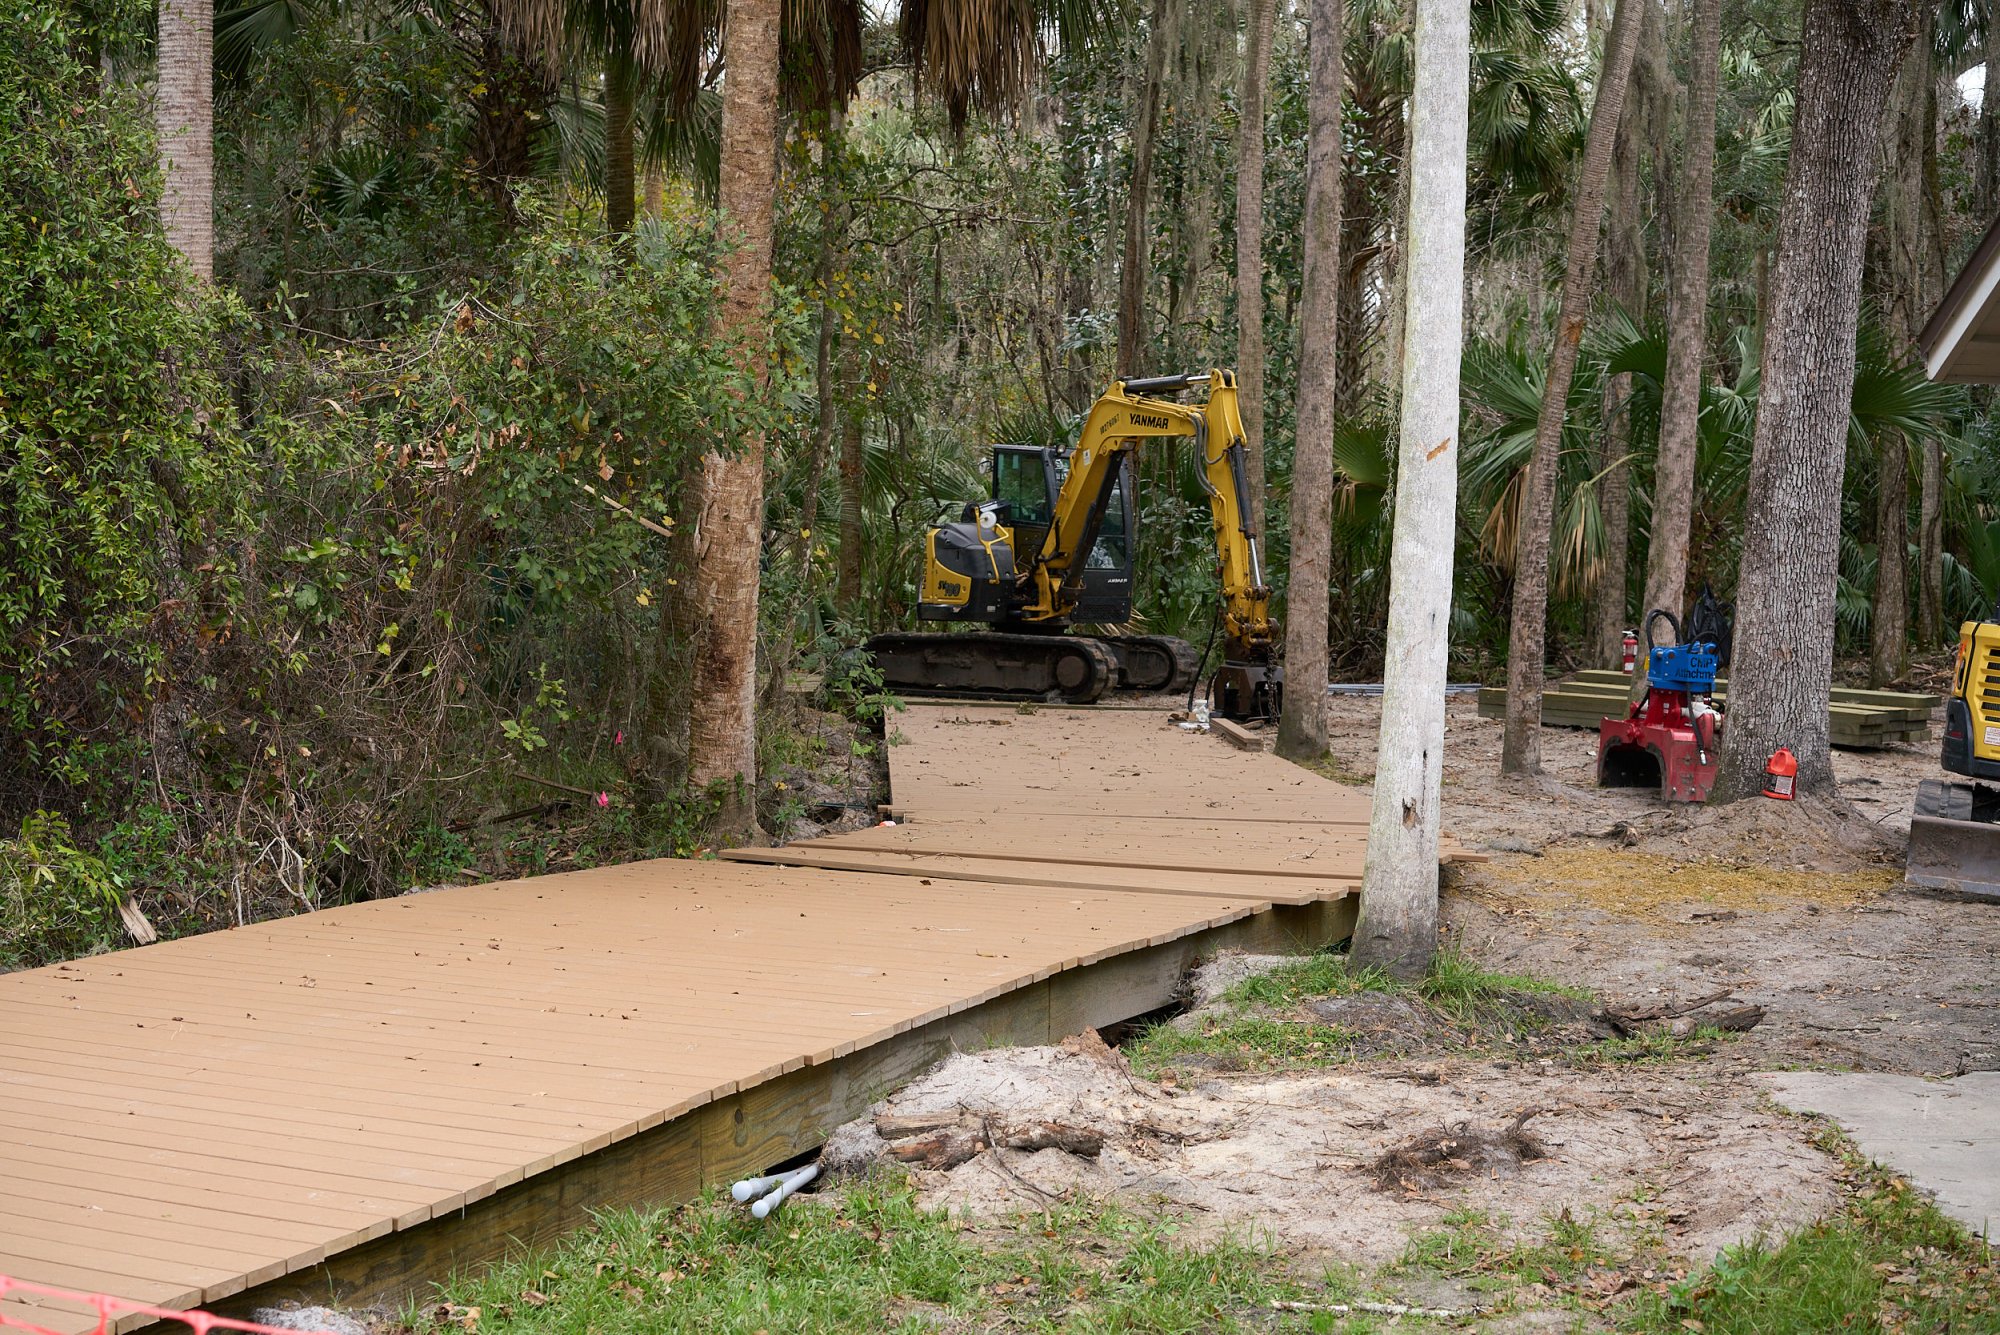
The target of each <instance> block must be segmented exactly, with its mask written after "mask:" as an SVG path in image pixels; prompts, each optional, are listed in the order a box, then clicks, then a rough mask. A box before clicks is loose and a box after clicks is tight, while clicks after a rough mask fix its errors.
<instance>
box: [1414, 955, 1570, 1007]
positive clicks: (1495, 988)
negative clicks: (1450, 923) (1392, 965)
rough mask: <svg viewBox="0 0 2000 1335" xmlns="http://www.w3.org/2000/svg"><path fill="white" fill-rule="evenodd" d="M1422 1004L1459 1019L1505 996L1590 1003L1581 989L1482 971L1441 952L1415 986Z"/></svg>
mask: <svg viewBox="0 0 2000 1335" xmlns="http://www.w3.org/2000/svg"><path fill="white" fill-rule="evenodd" d="M1418 991H1419V992H1421V993H1422V994H1423V997H1424V1000H1426V1001H1428V1002H1430V1003H1431V1004H1432V1005H1434V1006H1437V1007H1439V1008H1440V1009H1442V1010H1446V1011H1450V1012H1451V1013H1452V1014H1454V1015H1456V1016H1457V1017H1458V1018H1460V1019H1471V1018H1473V1017H1474V1016H1476V1015H1479V1014H1481V1013H1483V1012H1484V1011H1485V1010H1486V1009H1487V1008H1488V1007H1489V1005H1490V1004H1491V1003H1492V1002H1493V1001H1494V1000H1495V999H1496V998H1497V997H1499V996H1501V995H1503V994H1505V993H1508V992H1539V993H1542V994H1544V995H1547V996H1558V997H1573V998H1575V999H1576V1000H1578V1001H1588V1000H1590V993H1589V992H1588V991H1587V990H1585V989H1584V988H1580V987H1571V986H1570V985H1569V984H1567V983H1558V982H1556V981H1555V980H1554V979H1550V978H1538V977H1536V976H1535V975H1533V974H1526V973H1495V972H1494V971H1492V970H1491V969H1482V968H1480V967H1479V966H1478V965H1477V964H1474V963H1473V962H1472V961H1471V960H1470V959H1468V958H1466V957H1465V956H1464V955H1461V954H1460V953H1459V952H1458V951H1456V950H1452V949H1450V948H1449V947H1447V948H1446V949H1443V950H1440V951H1438V953H1437V956H1436V958H1435V959H1433V960H1432V961H1431V971H1430V973H1429V974H1428V975H1427V976H1426V977H1425V978H1424V981H1423V982H1422V983H1421V984H1419V985H1418Z"/></svg>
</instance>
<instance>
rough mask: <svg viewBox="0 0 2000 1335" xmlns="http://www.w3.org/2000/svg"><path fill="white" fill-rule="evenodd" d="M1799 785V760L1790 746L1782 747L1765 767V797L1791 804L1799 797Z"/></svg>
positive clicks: (1772, 755) (1773, 754)
mask: <svg viewBox="0 0 2000 1335" xmlns="http://www.w3.org/2000/svg"><path fill="white" fill-rule="evenodd" d="M1798 783H1799V758H1798V757H1797V756H1795V755H1793V754H1792V749H1791V748H1790V747H1789V746H1781V747H1779V748H1778V749H1777V750H1776V751H1774V752H1773V753H1772V754H1771V759H1770V762H1769V763H1768V764H1766V765H1765V766H1764V796H1766V797H1775V798H1777V799H1778V800H1779V801H1781V802H1789V801H1791V800H1792V798H1793V797H1795V796H1796V795H1797V791H1798Z"/></svg>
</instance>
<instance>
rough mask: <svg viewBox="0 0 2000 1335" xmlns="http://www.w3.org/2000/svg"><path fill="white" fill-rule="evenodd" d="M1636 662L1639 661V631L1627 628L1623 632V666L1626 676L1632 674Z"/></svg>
mask: <svg viewBox="0 0 2000 1335" xmlns="http://www.w3.org/2000/svg"><path fill="white" fill-rule="evenodd" d="M1638 662H1639V633H1638V632H1637V631H1632V630H1628V631H1626V632H1625V664H1624V666H1625V675H1626V676H1628V677H1629V676H1631V675H1632V670H1633V668H1634V667H1635V666H1637V664H1638Z"/></svg>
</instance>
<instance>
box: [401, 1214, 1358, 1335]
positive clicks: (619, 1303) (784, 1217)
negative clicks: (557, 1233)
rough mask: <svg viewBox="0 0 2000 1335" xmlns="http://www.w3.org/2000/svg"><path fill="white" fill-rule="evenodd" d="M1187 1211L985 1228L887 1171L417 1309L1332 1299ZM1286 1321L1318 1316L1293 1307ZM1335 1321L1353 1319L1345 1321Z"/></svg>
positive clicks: (901, 1315)
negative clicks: (1197, 1222) (1195, 1238)
mask: <svg viewBox="0 0 2000 1335" xmlns="http://www.w3.org/2000/svg"><path fill="white" fill-rule="evenodd" d="M1176 1233H1177V1229H1176V1226H1175V1225H1174V1224H1173V1223H1172V1222H1171V1221H1167V1222H1162V1221H1157V1220H1148V1219H1142V1218H1140V1217H1138V1216H1136V1215H1133V1214H1130V1213H1128V1212H1125V1211H1122V1210H1119V1209H1116V1208H1113V1207H1107V1206H1102V1205H1098V1204H1094V1203H1085V1202H1065V1203H1061V1204H1058V1205H1057V1206H1055V1207H1053V1208H1052V1209H1051V1210H1049V1211H1048V1212H1046V1213H1042V1214H1035V1215H1025V1216H1022V1217H1021V1218H1020V1219H1018V1220H1017V1221H1015V1222H1014V1223H1013V1224H1011V1225H1007V1226H1001V1227H988V1228H982V1229H979V1230H974V1229H973V1228H972V1227H971V1226H970V1225H969V1224H967V1223H965V1222H963V1221H961V1220H955V1219H952V1218H950V1217H948V1216H947V1215H945V1214H943V1213H941V1212H933V1211H926V1210H923V1209H921V1208H919V1207H918V1205H917V1204H916V1202H915V1199H914V1197H913V1196H912V1194H911V1193H910V1191H909V1189H908V1188H907V1187H906V1186H904V1185H902V1184H901V1183H900V1182H898V1181H896V1180H895V1179H893V1178H887V1177H884V1178H877V1179H872V1180H870V1181H868V1182H865V1183H860V1184H855V1185H851V1186H845V1187H840V1188H837V1189H834V1190H830V1191H827V1192H824V1193H822V1194H820V1195H817V1196H802V1197H799V1198H797V1199H795V1200H794V1201H792V1202H790V1203H789V1204H787V1205H786V1207H785V1209H784V1211H783V1213H782V1214H780V1215H778V1216H777V1217H776V1218H775V1219H773V1220H772V1221H770V1222H769V1223H768V1224H759V1223H757V1222H755V1221H753V1220H751V1219H750V1218H749V1216H748V1215H747V1214H745V1213H744V1212H743V1211H742V1210H741V1209H740V1208H736V1207H734V1206H732V1205H731V1204H730V1203H729V1202H728V1201H727V1200H726V1199H717V1198H716V1197H714V1196H710V1197H707V1198H704V1199H703V1200H700V1201H697V1202H695V1203H693V1204H690V1205H687V1206H684V1207H681V1208H679V1209H674V1210H668V1211H660V1212H654V1213H643V1214H642V1213H635V1212H631V1211H620V1212H615V1213H610V1214H607V1215H605V1216H604V1217H603V1218H601V1219H600V1220H599V1221H598V1223H597V1225H596V1226H595V1227H592V1228H588V1229H584V1230H581V1231H579V1232H577V1233H574V1234H572V1235H570V1236H569V1237H568V1238H567V1239H566V1240H564V1241H563V1242H562V1243H561V1244H559V1245H558V1246H556V1247H555V1248H554V1249H552V1250H549V1251H544V1252H536V1253H531V1254H527V1255H523V1256H521V1257H518V1258H516V1259H515V1260H513V1261H510V1262H508V1263H506V1264H503V1265H501V1266H499V1267H496V1268H495V1269H494V1270H492V1271H490V1272H488V1273H487V1274H486V1275H484V1276H483V1277H481V1278H477V1279H460V1280H457V1281H454V1282H453V1283H451V1284H450V1285H448V1286H447V1287H446V1288H445V1291H444V1293H443V1294H442V1295H441V1298H440V1300H439V1301H437V1302H434V1303H431V1304H429V1305H427V1306H426V1307H425V1308H423V1309H422V1310H421V1311H419V1312H415V1313H412V1314H410V1316H409V1318H408V1319H409V1324H410V1325H411V1326H412V1327H413V1329H414V1330H416V1331H417V1332H420V1335H431V1333H432V1332H435V1333H436V1335H452V1333H453V1332H458V1331H475V1330H476V1331H478V1332H482V1333H483V1335H532V1333H539V1332H547V1333H548V1335H572V1333H580V1332H584V1331H589V1332H592V1333H593V1335H675V1333H676V1332H687V1335H697V1333H699V1335H710V1333H711V1332H718V1333H719V1332H743V1333H744V1335H749V1333H750V1332H757V1331H769V1332H780V1331H782V1332H788V1333H789V1332H835V1331H901V1332H912V1333H914V1332H918V1331H928V1330H935V1329H938V1328H940V1327H946V1328H951V1329H961V1328H963V1329H980V1330H989V1331H990V1330H1023V1331H1028V1330H1033V1331H1047V1330H1062V1331H1079V1332H1086V1333H1096V1332H1102V1333H1103V1335H1111V1333H1112V1332H1131V1331H1234V1330H1238V1329H1242V1328H1244V1327H1245V1326H1248V1327H1250V1328H1253V1329H1257V1330H1267V1329H1271V1328H1272V1326H1271V1319H1272V1316H1273V1314H1272V1312H1271V1311H1270V1308H1269V1304H1270V1302H1271V1301H1272V1300H1273V1299H1292V1300H1298V1299H1301V1298H1307V1299H1310V1300H1315V1301H1316V1300H1318V1299H1319V1298H1321V1297H1322V1296H1323V1295H1320V1294H1317V1293H1311V1292H1308V1291H1307V1290H1305V1289H1304V1288H1303V1287H1302V1286H1301V1285H1300V1284H1299V1283H1298V1282H1297V1281H1295V1280H1293V1279H1291V1278H1290V1277H1289V1276H1288V1275H1287V1273H1286V1269H1285V1267H1284V1265H1283V1263H1282V1261H1281V1260H1280V1259H1279V1258H1278V1257H1276V1256H1275V1255H1274V1254H1272V1253H1271V1252H1270V1251H1269V1250H1268V1249H1266V1248H1263V1247H1259V1246H1256V1245H1253V1244H1252V1243H1249V1242H1244V1241H1240V1240H1225V1241H1221V1242H1213V1243H1206V1244H1192V1243H1188V1242H1185V1241H1183V1240H1181V1239H1179V1238H1178V1237H1177V1236H1176ZM1278 1328H1279V1329H1287V1330H1304V1329H1309V1328H1310V1329H1317V1327H1312V1326H1310V1325H1309V1321H1308V1317H1307V1316H1306V1315H1305V1314H1299V1315H1298V1316H1297V1317H1296V1318H1292V1317H1287V1318H1286V1319H1285V1320H1284V1321H1283V1322H1282V1323H1281V1324H1280V1325H1279V1326H1278ZM1327 1329H1344V1327H1334V1326H1329V1327H1327Z"/></svg>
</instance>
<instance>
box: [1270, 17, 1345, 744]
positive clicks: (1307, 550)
mask: <svg viewBox="0 0 2000 1335" xmlns="http://www.w3.org/2000/svg"><path fill="white" fill-rule="evenodd" d="M1341 4H1342V0H1312V10H1311V18H1310V20H1309V22H1310V24H1311V26H1310V28H1309V29H1308V31H1307V43H1308V46H1307V59H1308V62H1309V72H1308V75H1307V78H1308V86H1307V100H1308V107H1307V118H1308V123H1307V129H1306V205H1305V219H1304V223H1303V228H1302V230H1303V232H1304V238H1303V240H1304V247H1303V249H1304V256H1303V266H1304V274H1303V276H1302V280H1301V281H1302V287H1301V291H1300V297H1299V370H1298V375H1299V400H1298V404H1299V406H1298V428H1297V432H1296V435H1295V437H1294V442H1293V451H1292V498H1291V507H1292V508H1291V520H1292V566H1291V571H1290V575H1289V577H1288V583H1287V586H1286V587H1287V593H1286V598H1285V677H1286V681H1287V684H1288V685H1289V687H1290V689H1288V690H1287V691H1286V692H1285V693H1284V707H1283V710H1282V712H1281V713H1280V715H1279V718H1278V741H1277V750H1278V754H1279V755H1281V756H1289V757H1291V758H1292V759H1294V760H1317V759H1318V758H1319V757H1321V756H1323V755H1325V754H1326V690H1325V683H1326V642H1327V599H1328V581H1329V579H1330V578H1331V575H1332V567H1333V409H1334V395H1335V379H1334V362H1333V358H1334V344H1335V341H1336V339H1337V336H1338V321H1337V318H1336V316H1337V308H1336V303H1337V302H1338V301H1339V299H1340V128H1341V77H1340V71H1341V55H1342V48H1341V31H1340V30H1341Z"/></svg>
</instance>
